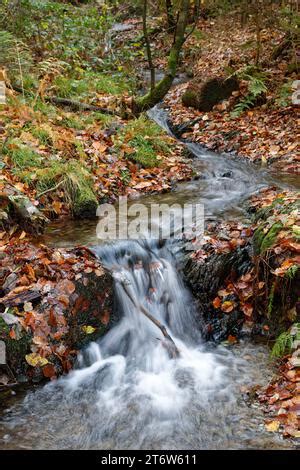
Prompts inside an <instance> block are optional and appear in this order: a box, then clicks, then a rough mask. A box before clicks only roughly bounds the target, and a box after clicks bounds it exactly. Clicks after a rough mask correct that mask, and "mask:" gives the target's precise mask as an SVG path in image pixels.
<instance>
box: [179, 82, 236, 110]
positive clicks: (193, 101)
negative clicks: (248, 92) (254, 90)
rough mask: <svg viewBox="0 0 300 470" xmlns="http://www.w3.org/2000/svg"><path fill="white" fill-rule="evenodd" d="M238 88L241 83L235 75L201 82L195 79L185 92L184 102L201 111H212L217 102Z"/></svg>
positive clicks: (185, 104)
mask: <svg viewBox="0 0 300 470" xmlns="http://www.w3.org/2000/svg"><path fill="white" fill-rule="evenodd" d="M238 88H239V83H238V80H237V79H236V78H235V77H231V78H216V77H213V78H209V79H207V80H205V81H200V83H197V82H196V81H193V82H192V83H191V84H190V85H189V87H188V88H187V90H186V91H185V93H184V94H183V96H182V103H183V104H184V106H188V107H193V108H196V109H198V110H199V111H205V112H206V111H211V110H212V108H213V107H214V106H215V105H216V104H218V103H220V102H221V101H223V100H225V99H227V98H229V97H230V96H231V94H232V92H233V91H235V90H238Z"/></svg>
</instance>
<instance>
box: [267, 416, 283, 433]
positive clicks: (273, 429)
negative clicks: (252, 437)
mask: <svg viewBox="0 0 300 470" xmlns="http://www.w3.org/2000/svg"><path fill="white" fill-rule="evenodd" d="M279 426H280V421H278V420H277V419H274V421H271V422H270V423H268V424H265V428H266V430H267V431H269V432H276V431H278V429H279Z"/></svg>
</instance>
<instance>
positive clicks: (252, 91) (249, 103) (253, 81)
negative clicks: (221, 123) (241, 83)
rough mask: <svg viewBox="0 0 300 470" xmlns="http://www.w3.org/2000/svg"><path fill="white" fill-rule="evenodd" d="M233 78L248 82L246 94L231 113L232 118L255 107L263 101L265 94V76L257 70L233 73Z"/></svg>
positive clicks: (247, 69)
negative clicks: (236, 77)
mask: <svg viewBox="0 0 300 470" xmlns="http://www.w3.org/2000/svg"><path fill="white" fill-rule="evenodd" d="M233 76H238V77H239V78H240V79H242V80H246V81H247V82H248V93H247V95H246V96H244V98H242V99H241V100H240V101H239V103H237V104H236V105H235V107H234V110H233V111H232V113H231V115H232V117H238V116H240V115H241V114H242V113H243V112H244V111H247V110H248V109H250V108H253V107H254V106H256V105H257V104H258V103H259V102H260V101H263V100H264V97H265V93H266V92H267V85H266V76H265V75H264V74H263V73H261V72H259V71H258V70H257V69H255V68H254V69H253V68H246V69H245V70H242V71H238V72H235V73H234V74H233Z"/></svg>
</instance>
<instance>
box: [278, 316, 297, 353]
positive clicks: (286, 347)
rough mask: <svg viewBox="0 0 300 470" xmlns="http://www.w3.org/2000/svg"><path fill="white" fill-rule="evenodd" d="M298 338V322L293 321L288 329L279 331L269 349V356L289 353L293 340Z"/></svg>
mask: <svg viewBox="0 0 300 470" xmlns="http://www.w3.org/2000/svg"><path fill="white" fill-rule="evenodd" d="M299 340H300V323H294V325H293V326H292V327H291V328H290V329H289V331H284V332H283V333H281V334H280V335H279V336H278V338H277V339H276V341H275V344H274V346H273V348H272V351H271V357H282V356H284V355H285V354H290V353H291V352H292V349H293V343H294V341H299Z"/></svg>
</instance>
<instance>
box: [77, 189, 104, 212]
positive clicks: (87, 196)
mask: <svg viewBox="0 0 300 470" xmlns="http://www.w3.org/2000/svg"><path fill="white" fill-rule="evenodd" d="M97 206H98V201H97V198H96V196H95V194H94V193H93V191H92V190H89V188H85V190H82V191H79V192H78V194H77V195H76V197H75V199H74V202H73V207H72V213H73V216H74V217H77V218H80V219H84V218H86V219H92V218H95V217H96V211H97Z"/></svg>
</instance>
